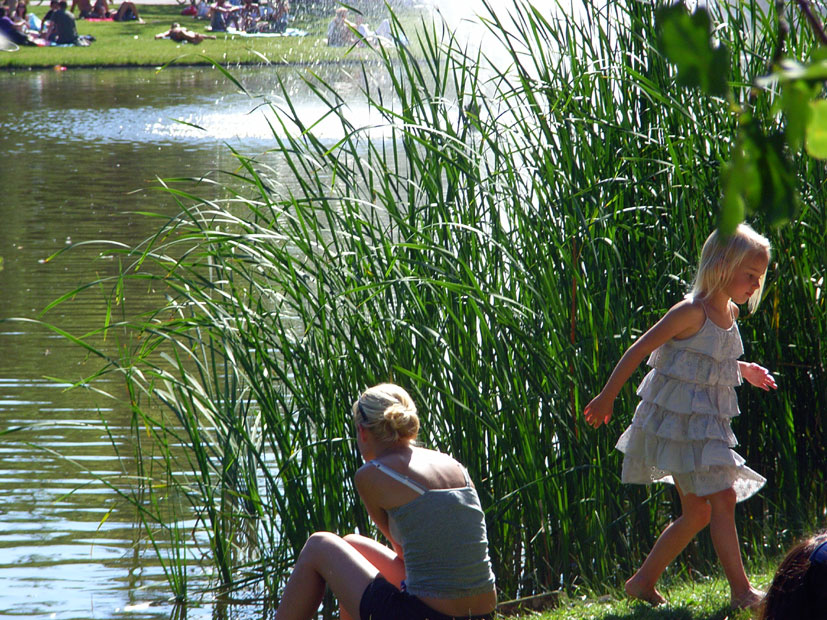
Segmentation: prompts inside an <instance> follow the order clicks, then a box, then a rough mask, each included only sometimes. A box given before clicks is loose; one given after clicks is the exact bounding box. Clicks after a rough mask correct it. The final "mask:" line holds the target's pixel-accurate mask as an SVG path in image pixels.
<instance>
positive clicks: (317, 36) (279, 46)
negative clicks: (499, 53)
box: [0, 4, 416, 69]
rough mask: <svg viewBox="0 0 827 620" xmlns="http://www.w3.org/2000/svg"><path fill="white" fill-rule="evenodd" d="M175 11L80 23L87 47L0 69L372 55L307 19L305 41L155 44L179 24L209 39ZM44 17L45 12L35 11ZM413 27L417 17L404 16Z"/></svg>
mask: <svg viewBox="0 0 827 620" xmlns="http://www.w3.org/2000/svg"><path fill="white" fill-rule="evenodd" d="M181 8H182V7H180V6H177V5H143V4H142V5H138V10H139V13H140V16H141V18H142V19H143V20H144V21H145V22H146V23H144V24H139V23H137V22H135V21H132V22H89V21H85V20H77V28H78V33H79V34H81V35H92V36H93V37H95V42H94V43H92V44H91V45H90V46H89V47H21V48H20V49H19V50H18V51H15V52H0V69H2V68H5V69H25V68H44V67H53V66H64V67H131V66H144V67H146V66H148V67H155V66H161V65H164V64H166V63H168V62H170V61H173V60H176V59H177V60H176V62H177V63H179V64H209V62H210V61H208V60H207V58H210V59H212V60H214V61H217V62H220V63H221V64H223V65H238V64H263V63H268V62H269V63H290V64H298V63H314V62H333V61H342V60H349V61H358V60H360V59H364V58H366V57H368V56H369V55H370V53H369V52H368V51H367V50H365V48H331V47H328V46H327V43H326V37H327V24H328V21H329V20H328V19H327V18H325V17H318V16H313V15H311V14H305V15H304V16H301V15H300V16H299V17H298V18H297V19H295V20H294V21H292V22H291V24H290V26H291V27H293V28H298V29H300V30H305V31H307V32H308V36H306V37H266V38H257V37H241V36H238V35H234V34H229V33H217V36H218V39H216V40H209V39H208V40H205V41H204V42H202V43H201V44H199V45H191V44H187V43H175V42H173V41H170V40H168V39H161V40H155V38H154V37H155V35H156V34H157V33H159V32H164V31H166V30H167V29H168V28H169V26H170V24H172V23H173V22H179V23H181V24H182V25H184V26H186V27H187V28H189V29H191V30H194V31H196V32H202V33H207V30H206V27H207V26H208V25H209V22H208V21H202V20H196V19H193V18H192V17H189V16H183V15H181ZM33 10H34V11H35V13H36V14H38V15H39V16H42V13H43V12H44V10H45V9H44V10H41V11H38V9H37V7H35V8H34V9H33ZM404 18H405V19H406V20H408V22H409V23H414V22H415V20H416V17H415V14H414V13H413V12H410V13H408V14H406V15H404Z"/></svg>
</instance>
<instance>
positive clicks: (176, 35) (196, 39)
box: [155, 22, 216, 44]
mask: <svg viewBox="0 0 827 620" xmlns="http://www.w3.org/2000/svg"><path fill="white" fill-rule="evenodd" d="M155 38H156V39H171V40H173V41H177V42H178V43H195V44H198V43H201V41H203V40H204V39H215V38H216V37H215V35H214V34H201V33H200V32H194V31H192V30H189V29H187V28H184V27H183V26H182V25H181V24H179V23H178V22H175V23H174V24H172V26H170V28H169V30H167V31H166V32H159V33H158V34H156V35H155Z"/></svg>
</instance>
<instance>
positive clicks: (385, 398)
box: [353, 383, 419, 443]
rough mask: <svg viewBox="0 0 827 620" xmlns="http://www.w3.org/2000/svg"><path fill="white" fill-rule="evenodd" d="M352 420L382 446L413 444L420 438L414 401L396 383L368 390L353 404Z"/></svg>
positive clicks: (382, 384)
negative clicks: (371, 434) (412, 442)
mask: <svg viewBox="0 0 827 620" xmlns="http://www.w3.org/2000/svg"><path fill="white" fill-rule="evenodd" d="M353 419H354V421H355V422H356V423H357V424H361V425H362V426H364V427H365V428H367V429H369V430H370V431H371V432H372V433H373V434H374V435H375V436H376V438H377V439H379V440H380V441H382V442H387V443H396V442H397V441H400V440H402V441H414V440H415V439H416V437H417V435H418V434H419V416H418V415H417V413H416V405H415V404H414V402H413V399H412V398H411V396H410V394H408V393H407V392H406V391H405V390H404V389H403V388H401V387H399V386H398V385H395V384H393V383H380V384H379V385H375V386H373V387H372V388H368V389H367V390H365V391H364V392H363V393H362V395H361V396H360V397H359V399H358V400H357V401H356V402H355V403H353Z"/></svg>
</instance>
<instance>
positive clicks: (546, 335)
mask: <svg viewBox="0 0 827 620" xmlns="http://www.w3.org/2000/svg"><path fill="white" fill-rule="evenodd" d="M586 6H587V8H588V11H587V14H586V17H585V18H584V19H582V20H575V19H569V20H558V19H552V18H551V16H550V15H549V14H548V13H546V12H544V11H540V10H538V9H535V8H533V7H532V6H531V5H524V4H521V3H518V4H515V5H514V8H513V10H512V11H511V12H510V16H509V17H507V18H506V17H505V16H503V15H501V14H498V13H496V12H494V11H490V15H489V16H488V17H487V18H486V20H485V25H486V29H487V36H488V37H489V39H487V42H486V44H485V46H484V47H481V48H480V47H475V46H473V45H470V44H468V43H466V42H463V41H460V40H458V39H457V38H456V37H455V36H454V35H452V34H451V32H449V31H447V30H444V29H442V28H441V27H440V26H439V25H437V24H435V23H430V22H423V23H422V25H421V27H420V28H419V29H418V30H417V32H416V33H415V35H414V34H413V33H410V34H411V36H415V45H414V46H412V47H407V46H401V47H400V48H399V49H398V50H397V51H395V52H394V53H393V54H391V53H389V52H386V51H385V50H383V49H378V50H377V60H376V63H375V64H372V65H365V66H364V67H363V71H364V75H365V76H369V75H383V76H384V77H383V79H382V81H381V82H380V83H381V87H377V86H376V85H375V84H374V83H373V82H372V81H371V80H370V79H367V77H366V79H365V84H364V98H365V101H366V102H367V103H368V104H369V106H370V108H371V109H372V111H373V112H374V113H375V114H376V115H378V117H379V118H381V121H379V122H377V125H381V126H382V128H383V130H384V131H385V137H384V138H382V139H375V138H371V135H370V131H369V130H368V129H366V128H362V127H358V126H354V125H353V124H352V121H350V120H349V117H348V114H347V111H346V110H347V105H346V104H347V102H346V101H344V100H343V99H342V97H340V96H339V94H338V93H337V92H336V89H335V88H334V86H333V85H331V84H327V83H325V82H323V81H321V80H318V79H313V80H311V81H310V83H311V85H312V88H313V89H314V90H315V92H316V94H317V96H318V98H319V100H320V101H321V102H323V103H324V105H325V106H326V110H327V111H326V115H327V116H329V117H330V118H333V119H335V120H336V122H337V123H338V124H339V125H340V127H341V133H342V138H341V139H340V140H338V141H337V142H336V143H335V144H331V143H330V142H329V141H325V140H322V139H321V138H319V137H317V136H316V135H315V133H314V127H313V125H305V124H304V121H303V120H302V115H301V114H300V112H299V110H297V109H296V108H295V107H294V106H293V104H292V103H291V101H290V97H289V95H288V93H287V89H286V88H284V89H283V95H284V103H283V104H279V105H275V104H274V105H273V106H272V107H273V110H274V112H275V119H277V120H276V121H275V122H276V123H280V124H281V126H280V127H274V132H273V134H274V135H273V148H272V149H271V150H270V151H269V152H268V153H266V154H259V155H252V156H251V155H249V154H244V153H240V152H235V153H234V155H235V158H236V160H237V162H238V167H237V168H236V169H235V170H232V171H228V172H227V173H226V174H225V176H224V177H223V181H222V183H221V186H220V187H221V189H220V192H219V197H218V198H212V199H207V198H204V197H200V196H198V195H196V194H194V193H188V192H186V191H183V190H182V189H179V187H181V186H180V185H179V184H178V183H176V182H175V180H170V181H168V182H167V183H165V185H164V187H165V189H166V191H167V192H168V193H169V194H170V195H172V196H173V197H175V199H176V200H177V201H178V203H179V205H180V208H181V213H180V215H179V216H177V217H175V218H172V219H170V220H169V221H167V222H166V223H164V224H163V225H162V226H160V227H159V231H158V234H157V235H155V236H154V237H153V238H152V239H148V240H146V242H144V243H143V244H139V245H138V246H136V247H135V248H132V249H130V250H129V251H125V252H124V253H123V257H122V261H123V269H122V273H121V274H120V275H119V276H118V278H117V279H116V280H115V282H114V285H113V289H112V290H113V291H114V293H113V294H114V295H115V296H117V295H120V294H123V291H124V290H126V289H132V290H133V294H134V292H136V291H140V290H148V289H151V290H153V291H156V292H162V293H163V294H164V296H165V298H166V302H165V303H163V304H160V305H159V307H158V309H157V311H155V312H153V313H150V314H148V315H143V316H140V317H121V318H120V319H119V320H115V319H114V318H113V319H112V321H111V323H109V324H107V325H106V326H104V329H105V330H106V331H107V332H108V333H109V334H110V335H112V336H113V337H114V335H118V340H119V341H120V342H121V343H122V344H121V346H120V351H119V354H118V355H114V354H113V355H111V357H110V358H108V359H109V360H110V361H109V364H108V366H107V367H106V368H105V369H104V371H102V372H107V371H108V372H119V373H121V374H122V375H123V378H124V379H125V381H126V382H127V384H128V386H129V388H130V394H131V395H132V407H133V411H134V415H135V438H136V445H137V455H138V457H139V458H144V459H145V460H146V461H147V467H146V469H145V472H144V475H145V477H144V480H145V481H146V484H145V486H144V487H143V488H142V493H143V495H141V496H140V498H139V499H136V502H138V501H140V502H142V503H143V505H145V506H148V507H149V508H147V511H149V513H150V514H155V515H156V517H157V518H158V519H159V520H160V521H163V520H164V511H162V510H160V509H157V510H155V512H154V513H152V510H153V509H152V507H153V506H160V504H161V499H164V500H165V501H166V500H167V498H172V499H170V501H184V502H188V503H189V505H190V506H191V509H192V510H193V511H194V513H195V514H196V515H197V518H198V519H199V520H200V522H201V524H202V525H203V528H204V530H205V532H206V533H207V537H208V540H209V550H208V555H209V557H210V560H211V561H212V562H213V564H214V566H215V576H216V580H217V582H218V584H219V585H221V586H224V587H240V586H244V585H247V584H250V583H256V584H263V587H264V589H265V591H266V592H269V593H275V592H277V591H278V588H279V585H280V584H281V583H282V580H283V578H284V577H285V575H286V572H287V570H288V568H289V566H290V564H291V563H292V561H293V560H294V558H295V555H296V553H297V552H298V550H299V549H300V548H301V546H302V544H303V543H304V541H305V539H306V538H307V536H308V535H309V534H310V533H312V532H313V531H315V530H318V529H328V530H333V531H338V532H343V533H344V532H348V531H352V530H354V529H358V530H360V531H362V532H364V533H369V534H370V533H374V532H373V530H372V528H371V526H370V523H369V520H368V518H367V515H366V514H365V512H364V510H363V509H362V508H361V507H360V506H359V503H358V501H357V498H356V496H355V493H354V489H353V487H352V485H351V483H350V479H351V476H352V474H353V473H354V471H355V470H356V468H357V467H358V466H359V462H360V461H359V458H358V454H357V451H356V448H355V445H354V443H353V442H352V440H351V437H352V428H351V426H352V423H351V421H350V413H349V407H350V403H351V402H352V400H353V399H354V398H355V396H356V395H357V394H358V393H359V391H360V390H361V389H363V388H364V387H366V386H368V385H371V384H374V383H377V382H379V381H387V380H390V381H395V382H398V383H400V384H402V385H404V386H405V387H407V388H408V389H409V390H410V391H411V392H412V393H413V394H414V396H415V399H416V401H417V402H418V403H419V405H420V409H421V415H422V420H423V436H422V441H423V443H425V444H426V445H429V446H434V447H436V448H439V449H441V450H445V451H447V452H449V453H451V454H453V455H455V456H456V457H457V458H458V459H459V460H461V461H463V462H464V463H466V464H467V465H468V467H469V470H470V472H471V475H472V477H473V479H474V480H475V482H476V485H477V488H478V489H479V491H480V495H481V498H482V503H483V506H484V507H485V510H486V513H487V517H488V528H489V538H490V542H491V554H492V559H493V562H494V568H495V572H496V574H497V578H498V587H499V589H500V591H501V596H503V597H505V598H509V597H513V596H517V595H524V594H530V593H534V592H537V591H540V590H547V589H554V588H559V587H565V588H573V587H578V586H583V585H585V586H588V587H595V588H597V587H602V585H603V584H606V583H608V584H610V585H617V584H618V576H620V575H623V574H626V573H627V572H628V571H630V570H632V568H633V567H634V566H635V565H636V564H637V563H638V562H639V560H640V559H641V558H642V557H643V556H644V554H645V553H646V551H647V550H648V548H649V547H650V545H651V543H652V542H653V539H654V536H655V535H656V534H657V532H658V531H659V530H660V529H661V528H662V527H663V525H664V524H665V523H666V522H667V521H668V520H669V519H670V518H672V517H673V516H674V514H675V512H676V510H677V509H678V507H677V506H676V498H675V497H674V495H673V493H672V492H671V491H670V490H668V489H664V488H662V487H653V488H643V487H629V486H623V485H621V484H620V482H619V464H620V463H619V456H618V454H617V453H616V452H615V451H613V444H614V441H615V440H616V437H617V436H618V434H619V432H620V430H621V428H622V426H623V425H624V424H625V423H626V422H628V420H629V419H630V417H631V412H632V410H633V408H634V405H635V400H636V399H635V396H634V392H633V385H631V383H634V382H630V385H628V386H626V388H624V391H623V392H622V394H621V397H620V398H619V400H618V402H617V403H616V408H615V409H616V416H615V421H614V422H613V424H612V425H611V426H609V427H608V428H604V429H601V430H599V431H592V430H590V429H589V428H588V427H587V426H586V425H584V424H583V423H582V422H581V411H582V408H583V406H584V405H585V404H586V402H588V400H589V399H590V398H591V397H592V395H594V394H595V393H596V392H597V390H599V388H600V387H601V386H602V384H603V382H604V381H605V380H606V378H607V377H608V375H609V373H610V372H611V369H612V367H613V365H614V364H615V363H616V361H617V360H618V358H619V357H620V355H621V353H622V352H623V350H625V348H626V347H627V346H628V345H629V344H630V343H631V342H632V341H633V339H634V338H635V337H637V336H638V335H639V334H640V333H642V332H643V331H644V330H645V329H646V328H647V327H648V326H649V325H650V324H652V323H653V322H654V321H655V320H656V319H657V318H658V317H659V316H660V315H661V314H662V313H663V312H664V311H665V310H666V309H667V308H668V307H669V306H670V305H672V304H673V303H675V302H676V301H678V300H679V299H680V298H681V297H682V296H683V294H684V293H685V292H686V290H687V288H688V282H689V280H690V279H691V276H692V272H693V269H694V265H695V262H696V257H697V256H698V253H699V250H700V247H701V245H702V243H703V240H704V239H705V238H706V236H707V234H708V232H709V231H710V229H711V228H712V226H713V225H714V214H715V209H716V200H717V198H718V176H719V171H720V164H721V162H722V161H725V160H726V159H727V157H728V152H729V148H730V139H731V137H732V135H733V130H734V127H733V124H734V122H735V121H734V119H733V118H731V117H730V116H728V115H727V113H726V110H725V109H723V107H722V104H721V102H720V101H715V100H710V99H707V98H704V97H702V96H700V95H698V94H695V93H692V92H688V91H685V90H682V89H680V88H678V87H676V86H675V84H674V83H673V72H672V69H671V68H670V67H669V66H668V64H667V63H666V62H665V61H664V60H663V59H662V58H661V57H660V56H659V54H658V53H657V51H656V50H655V49H654V47H653V42H654V41H655V29H654V28H655V27H654V8H653V7H652V6H650V3H646V2H634V1H629V2H625V3H614V2H612V3H607V4H606V5H602V4H592V3H586ZM753 8H754V9H755V11H756V12H755V13H754V14H756V15H757V14H758V13H757V8H756V7H753ZM745 15H746V14H745V13H742V12H732V13H730V14H728V15H726V16H725V17H726V19H725V20H724V19H723V18H722V20H721V23H722V24H725V27H722V28H721V29H719V30H718V35H719V36H720V37H721V38H722V39H723V40H726V42H727V44H728V45H729V46H730V47H731V49H732V50H733V52H734V53H733V57H734V58H736V59H738V61H737V62H735V63H734V72H735V73H734V75H733V76H732V80H733V82H735V83H736V84H740V85H742V88H741V90H740V93H741V95H742V96H744V97H746V96H747V91H748V88H749V84H750V80H751V76H755V75H757V74H758V73H760V72H761V71H762V70H763V67H764V65H765V64H766V61H767V59H768V58H769V57H770V56H771V53H772V50H771V42H772V37H771V36H769V34H770V33H769V32H766V31H768V30H770V29H771V28H772V27H773V22H772V20H771V19H770V18H767V19H766V20H763V21H762V20H760V19H757V20H754V21H753V22H750V18H748V17H745ZM749 28H753V29H754V30H753V31H754V32H755V31H757V32H759V33H761V34H764V33H766V34H767V35H768V36H755V37H747V36H743V33H744V32H746V31H748V30H749ZM794 43H795V44H796V45H800V46H801V50H802V52H801V53H806V51H807V50H808V49H809V47H810V46H811V45H812V42H811V41H809V40H807V39H806V37H801V39H800V40H797V41H795V42H794ZM414 50H415V51H414ZM383 89H384V90H383ZM769 105H770V102H769V101H766V102H765V101H763V100H759V101H758V102H757V103H756V106H757V112H762V113H763V114H764V115H765V117H766V118H768V119H769V120H768V122H770V123H773V122H776V120H775V119H774V117H772V115H771V114H770V113H769V109H770V108H769V107H768V106H769ZM761 106H764V107H763V108H762V107H761ZM272 157H280V158H282V159H283V161H284V162H285V163H286V165H287V168H288V169H289V170H290V178H289V182H285V180H284V179H282V178H275V177H274V175H273V172H272V170H271V169H270V168H269V167H268V165H267V161H268V158H272ZM797 163H798V174H799V176H800V178H801V179H802V182H803V183H805V184H806V188H807V189H806V191H805V192H804V203H805V205H806V208H805V210H804V212H803V213H802V214H801V216H800V218H799V220H798V221H797V222H795V223H794V224H792V225H790V226H788V227H786V228H784V229H781V230H778V231H766V230H765V231H764V232H767V233H769V234H770V235H771V237H772V240H773V243H774V245H775V248H776V250H775V258H774V263H773V268H772V272H771V275H770V281H769V283H768V286H767V288H766V291H767V293H766V299H765V302H764V306H763V307H762V308H761V310H760V311H759V313H758V314H757V315H755V316H754V317H746V318H745V319H744V320H743V321H742V334H743V336H744V340H745V344H746V348H747V355H748V356H749V358H750V359H757V360H761V361H763V362H764V363H765V364H766V365H768V366H770V367H771V368H772V369H774V370H775V372H776V373H777V374H778V376H779V382H780V385H781V386H782V387H781V389H780V390H779V392H778V393H777V394H773V395H769V396H767V395H764V394H760V395H759V394H757V393H754V392H751V391H750V390H749V388H744V389H742V390H741V396H740V398H741V407H742V410H743V411H744V412H745V414H744V415H742V416H741V417H740V418H739V419H738V420H737V421H736V432H737V434H738V435H739V437H740V438H741V443H742V446H741V448H740V450H741V451H742V453H743V454H745V456H746V457H747V459H748V461H749V462H750V463H751V464H754V465H755V468H756V469H758V470H759V471H761V472H763V473H764V474H765V475H767V477H768V478H769V484H768V485H767V488H766V489H765V491H764V492H763V493H762V494H761V496H760V497H759V498H757V499H754V500H751V501H750V502H749V503H748V504H747V505H745V506H744V507H743V508H739V512H738V523H739V528H740V531H741V535H742V537H743V539H744V541H745V543H744V544H745V548H746V550H747V552H748V553H749V554H755V553H765V552H767V551H769V552H775V551H776V550H777V548H778V547H781V546H783V545H785V544H786V543H787V542H788V541H789V539H790V536H791V535H794V534H796V533H798V532H801V531H803V530H805V529H807V528H809V527H811V526H813V525H814V524H815V523H817V522H822V523H823V520H824V510H825V507H826V505H827V504H826V503H825V497H824V493H823V488H824V473H823V467H821V463H823V459H824V456H825V454H824V448H823V446H824V441H823V435H822V431H821V430H820V429H821V428H822V427H821V421H822V420H821V413H820V412H821V411H823V405H824V403H823V400H824V395H823V390H821V389H820V386H821V385H822V384H823V379H824V366H823V364H824V357H823V354H822V350H821V346H820V342H821V337H822V336H823V330H824V329H825V328H824V326H825V320H824V319H825V317H824V300H823V295H822V288H823V273H824V266H825V258H827V257H825V255H824V252H825V250H824V248H825V247H827V244H825V239H824V235H825V231H826V230H827V227H825V222H824V221H823V218H824V216H823V206H822V205H823V202H824V200H823V199H824V196H823V189H822V188H823V181H824V170H823V169H822V168H821V167H820V166H818V165H816V164H814V163H813V162H811V161H805V160H801V161H800V162H797ZM274 188H281V189H278V190H276V189H274ZM757 226H758V227H759V228H761V224H760V222H758V223H757ZM110 284H111V283H110ZM102 354H103V353H102ZM147 434H148V435H149V436H148V437H146V435H147ZM159 446H160V448H159ZM167 447H170V448H169V449H167ZM173 448H174V449H173ZM158 462H160V463H161V464H162V467H161V470H160V471H159V470H158V469H157V466H158ZM161 481H162V484H159V482H161ZM138 497H139V496H136V498H138ZM170 535H171V536H177V534H176V533H175V531H174V530H171V534H170ZM688 553H689V555H688V557H689V562H690V564H691V565H693V566H695V567H696V568H701V569H708V568H709V566H710V563H711V562H712V560H713V557H714V555H713V551H712V549H711V546H710V545H709V543H708V542H707V541H706V540H705V539H704V538H701V539H700V540H699V542H697V543H694V544H693V545H692V546H691V547H690V549H689V552H688ZM179 581H180V580H179ZM183 587H184V589H185V588H186V584H185V583H184V584H183ZM179 589H180V586H179Z"/></svg>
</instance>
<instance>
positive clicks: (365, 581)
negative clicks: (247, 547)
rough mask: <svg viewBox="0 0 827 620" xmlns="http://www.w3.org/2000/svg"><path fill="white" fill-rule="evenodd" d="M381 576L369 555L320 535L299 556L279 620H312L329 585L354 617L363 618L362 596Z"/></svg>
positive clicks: (309, 541) (285, 594) (311, 540)
mask: <svg viewBox="0 0 827 620" xmlns="http://www.w3.org/2000/svg"><path fill="white" fill-rule="evenodd" d="M378 574H379V571H378V570H377V568H376V567H375V566H374V565H373V564H371V563H370V562H369V561H368V560H367V559H365V556H363V555H362V554H361V553H359V552H358V551H356V549H355V548H354V547H353V546H352V545H349V544H348V543H346V542H345V541H344V539H343V538H340V537H339V536H336V535H335V534H331V533H330V532H316V533H315V534H313V535H312V536H311V537H310V538H309V539H308V540H307V543H306V544H305V545H304V548H302V551H301V553H300V554H299V559H298V561H297V562H296V566H295V567H294V568H293V572H292V573H291V575H290V578H289V579H288V580H287V585H286V586H285V588H284V593H283V594H282V597H281V601H280V603H279V608H278V609H277V610H276V618H275V620H311V618H313V617H314V616H315V614H316V611H317V610H318V608H319V604H320V603H321V601H322V596H323V595H324V591H325V585H327V586H329V587H330V589H331V591H332V592H333V594H334V595H336V598H338V599H339V604H340V605H341V607H342V608H343V609H344V610H345V612H346V613H347V614H349V615H350V616H351V617H352V618H358V617H359V603H360V602H361V600H362V594H363V593H364V591H365V588H367V587H368V585H369V584H370V582H371V581H373V580H374V579H375V578H376V576H377V575H378Z"/></svg>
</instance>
